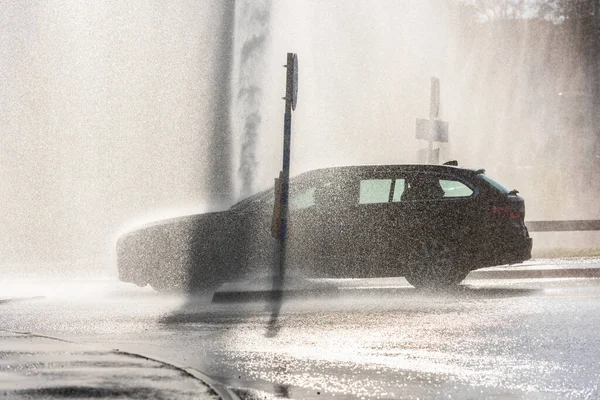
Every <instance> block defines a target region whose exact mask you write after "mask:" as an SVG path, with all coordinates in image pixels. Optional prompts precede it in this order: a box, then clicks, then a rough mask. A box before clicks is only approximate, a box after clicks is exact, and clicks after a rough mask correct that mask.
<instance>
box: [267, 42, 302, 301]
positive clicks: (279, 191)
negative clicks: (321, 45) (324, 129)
mask: <svg viewBox="0 0 600 400" xmlns="http://www.w3.org/2000/svg"><path fill="white" fill-rule="evenodd" d="M284 67H285V68H286V88H285V97H284V98H283V99H284V100H285V114H284V117H283V169H282V171H281V172H280V173H279V178H276V179H275V205H274V209H273V220H272V224H271V234H272V236H273V237H275V238H276V239H278V240H279V246H278V247H279V251H278V257H277V258H278V260H277V261H278V263H279V265H278V266H279V271H277V274H276V276H277V277H278V284H277V286H278V287H277V288H276V290H279V289H280V285H281V283H282V282H281V280H282V279H283V271H284V262H285V247H286V246H285V245H286V239H287V228H288V198H289V191H290V145H291V139H292V111H293V110H295V109H296V104H297V99H298V56H297V55H296V54H295V53H287V64H286V65H284Z"/></svg>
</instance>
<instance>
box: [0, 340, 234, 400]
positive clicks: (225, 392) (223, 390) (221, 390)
mask: <svg viewBox="0 0 600 400" xmlns="http://www.w3.org/2000/svg"><path fill="white" fill-rule="evenodd" d="M0 331H1V330H0ZM4 332H10V333H14V334H19V335H28V336H32V337H37V338H43V339H50V340H56V341H59V342H63V343H69V344H74V345H80V346H86V347H92V345H91V344H88V343H78V342H74V341H72V340H67V339H63V338H60V337H57V336H50V335H44V334H41V333H35V332H27V331H10V330H4ZM97 348H100V349H102V350H104V351H106V352H107V353H113V354H120V355H125V356H130V357H137V358H142V359H144V360H148V361H154V362H156V363H159V364H163V365H167V366H169V367H171V368H173V369H177V370H179V371H181V372H183V373H185V374H186V375H188V376H191V377H192V378H194V379H196V380H198V381H200V382H202V383H203V384H205V385H206V386H208V387H209V388H210V389H211V390H212V391H213V392H214V394H215V395H217V396H218V397H219V398H220V399H222V400H241V399H240V398H239V397H238V396H237V395H236V394H235V393H234V392H233V391H232V390H231V389H229V388H228V387H227V386H225V385H223V384H221V383H219V382H217V381H216V380H214V379H213V378H211V377H209V376H208V375H206V374H204V373H202V372H200V371H198V370H196V369H194V368H191V367H187V366H184V365H181V364H178V363H176V362H173V361H169V360H165V359H164V358H161V357H157V356H153V355H152V356H151V355H147V354H142V353H139V352H132V351H124V350H119V349H109V348H106V347H102V346H97Z"/></svg>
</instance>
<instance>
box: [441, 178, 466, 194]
mask: <svg viewBox="0 0 600 400" xmlns="http://www.w3.org/2000/svg"><path fill="white" fill-rule="evenodd" d="M440 186H441V188H442V190H443V191H444V198H448V197H469V196H471V195H472V194H473V190H472V189H471V188H469V187H468V186H467V185H465V184H464V183H462V182H459V181H454V180H445V179H440Z"/></svg>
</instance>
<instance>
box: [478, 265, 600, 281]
mask: <svg viewBox="0 0 600 400" xmlns="http://www.w3.org/2000/svg"><path fill="white" fill-rule="evenodd" d="M517 268H518V267H517ZM536 278H537V279H539V278H600V268H547V269H510V268H507V269H495V270H489V271H486V270H475V271H471V272H470V273H469V275H468V276H467V278H466V280H470V279H536Z"/></svg>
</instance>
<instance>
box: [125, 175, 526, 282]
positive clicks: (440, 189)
mask: <svg viewBox="0 0 600 400" xmlns="http://www.w3.org/2000/svg"><path fill="white" fill-rule="evenodd" d="M273 202H274V193H273V190H270V191H265V192H261V193H258V194H256V195H254V196H252V197H249V198H247V199H245V200H243V201H241V202H239V203H237V204H235V205H234V206H232V207H231V208H230V209H229V210H227V211H222V212H215V213H207V214H199V215H191V216H186V217H180V218H175V219H170V220H165V221H159V222H156V223H154V224H151V225H147V226H145V227H142V228H140V229H138V230H135V231H132V232H129V233H127V234H125V235H123V236H122V237H120V238H119V240H118V242H117V263H118V269H119V277H120V279H121V280H123V281H126V282H133V283H136V284H138V285H146V284H150V285H152V286H153V287H154V288H156V289H159V290H160V289H183V290H190V289H202V288H214V287H216V286H217V285H219V284H222V283H223V282H225V281H227V280H234V279H239V278H243V277H244V276H247V275H249V274H253V273H269V271H270V270H271V269H272V268H273V265H274V262H276V261H275V257H274V255H275V249H276V245H277V241H276V239H274V238H272V237H271V232H270V227H271V218H272V213H273ZM524 217H525V203H524V201H523V199H522V198H521V197H520V196H518V195H517V192H516V191H514V190H513V191H509V190H508V189H506V188H504V187H503V186H502V185H500V184H498V183H497V182H496V181H494V180H493V179H491V178H490V177H488V176H487V175H485V173H484V171H483V170H471V169H466V168H459V167H457V166H448V165H377V166H372V165H369V166H350V167H335V168H325V169H319V170H314V171H310V172H306V173H304V174H301V175H299V176H297V177H295V178H293V179H292V180H291V182H290V197H289V228H288V240H287V246H286V262H285V267H286V271H290V270H299V271H301V272H302V273H303V274H305V275H308V276H314V277H344V278H368V277H391V276H404V277H405V278H406V279H407V280H408V281H409V282H410V283H411V284H412V285H414V286H416V287H428V286H431V287H438V286H448V285H453V284H458V283H459V282H461V281H462V280H463V279H464V278H465V277H466V276H467V274H468V273H469V272H470V271H472V270H475V269H478V268H483V267H489V266H493V265H501V264H514V263H520V262H522V261H524V260H527V259H529V258H530V257H531V246H532V241H531V238H530V237H529V234H528V231H527V228H526V227H525V223H524Z"/></svg>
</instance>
